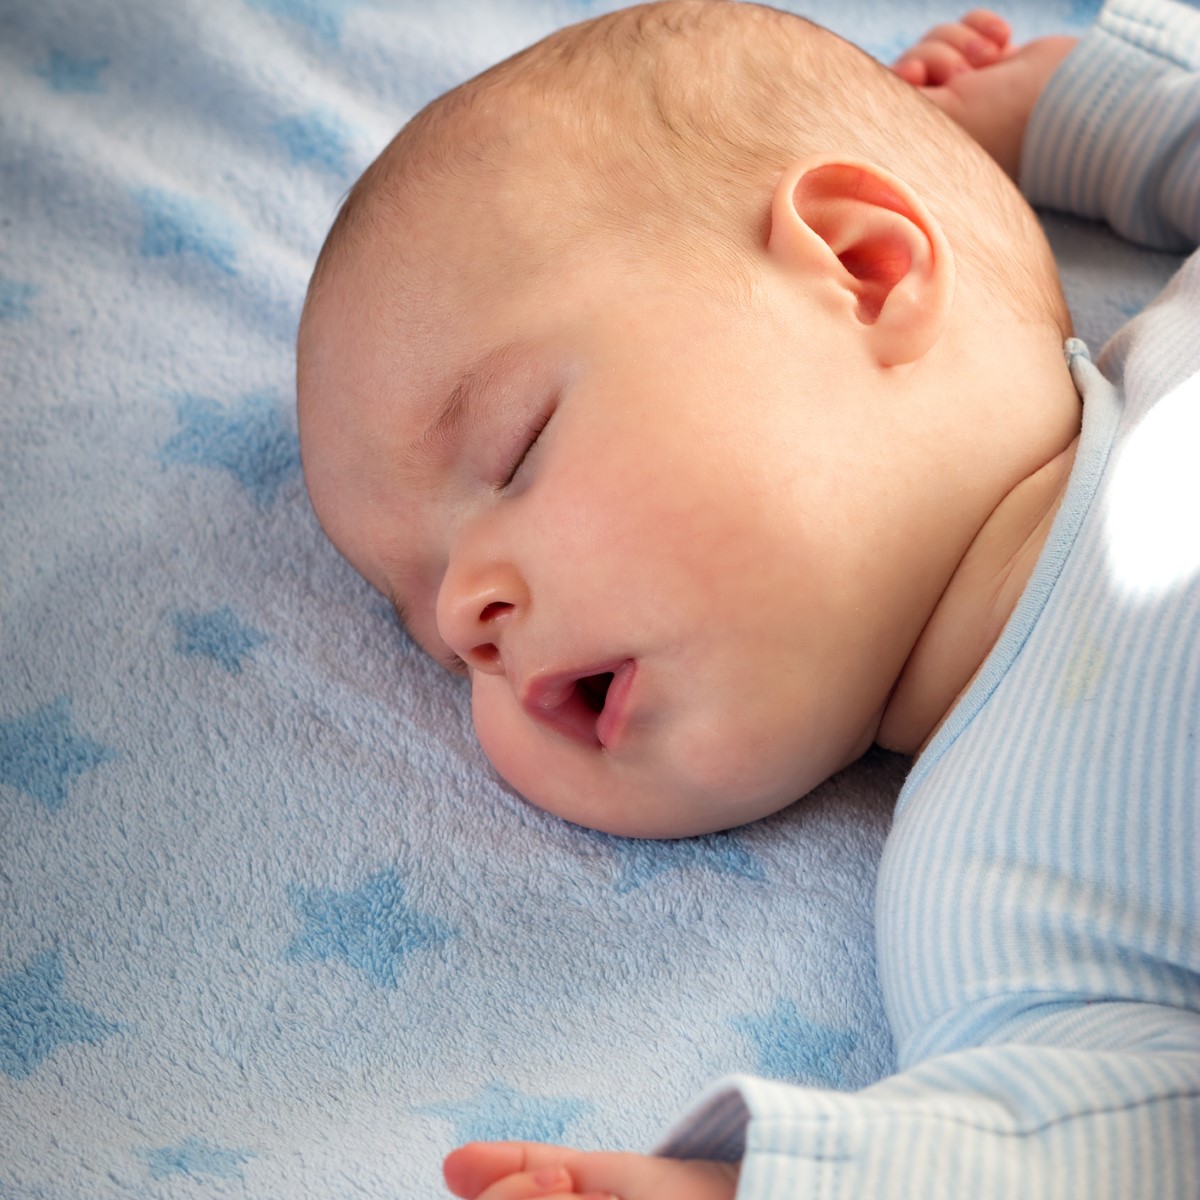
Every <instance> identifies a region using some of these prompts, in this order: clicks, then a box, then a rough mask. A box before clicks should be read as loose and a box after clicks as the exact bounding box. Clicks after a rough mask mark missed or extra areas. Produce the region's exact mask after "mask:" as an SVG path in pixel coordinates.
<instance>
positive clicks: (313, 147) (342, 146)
mask: <svg viewBox="0 0 1200 1200" xmlns="http://www.w3.org/2000/svg"><path fill="white" fill-rule="evenodd" d="M271 131H272V132H273V133H274V134H275V136H276V137H277V138H278V139H279V142H280V145H282V146H283V148H284V150H285V151H286V152H287V156H288V158H290V159H291V160H292V162H293V163H295V164H297V165H303V164H311V165H312V166H317V167H323V168H324V169H325V170H326V171H329V172H330V173H331V174H333V175H337V176H339V177H346V176H348V175H349V174H350V172H351V167H350V161H351V154H350V131H349V129H347V128H346V126H345V125H343V124H342V122H341V121H340V120H339V119H338V118H337V116H336V115H335V114H333V113H331V112H323V111H320V110H314V111H312V112H308V113H300V114H297V115H296V116H294V117H286V118H285V119H284V120H282V121H276V123H275V124H274V125H272V126H271Z"/></svg>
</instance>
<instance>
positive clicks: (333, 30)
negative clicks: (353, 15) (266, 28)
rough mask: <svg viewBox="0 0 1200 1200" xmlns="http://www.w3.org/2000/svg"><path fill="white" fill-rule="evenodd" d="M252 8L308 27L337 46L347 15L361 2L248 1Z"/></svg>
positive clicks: (319, 0)
mask: <svg viewBox="0 0 1200 1200" xmlns="http://www.w3.org/2000/svg"><path fill="white" fill-rule="evenodd" d="M246 3H247V4H249V5H250V7H251V8H258V9H261V10H262V11H263V12H269V13H271V14H272V15H273V16H276V17H287V18H289V19H290V20H293V21H296V22H297V23H298V24H300V25H304V26H307V27H308V28H309V29H311V30H312V31H313V33H315V34H316V35H317V37H319V38H320V39H321V40H322V41H325V42H329V43H330V44H331V45H334V46H336V45H337V44H338V41H339V40H340V39H341V36H342V22H343V21H344V20H345V18H346V13H347V12H348V11H349V10H350V9H351V8H353V7H354V6H355V5H356V4H358V3H360V0H246Z"/></svg>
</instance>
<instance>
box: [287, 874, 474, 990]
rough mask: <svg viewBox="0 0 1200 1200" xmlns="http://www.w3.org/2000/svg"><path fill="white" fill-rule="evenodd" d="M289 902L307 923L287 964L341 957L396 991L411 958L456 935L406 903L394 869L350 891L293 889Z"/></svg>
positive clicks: (378, 985)
mask: <svg viewBox="0 0 1200 1200" xmlns="http://www.w3.org/2000/svg"><path fill="white" fill-rule="evenodd" d="M288 899H289V900H290V901H291V904H292V907H293V908H294V909H295V910H296V913H297V914H298V915H299V917H300V918H301V920H303V922H304V930H303V932H302V933H301V934H300V935H299V936H298V937H297V938H295V940H294V941H293V942H292V943H291V945H289V946H288V948H287V950H286V951H285V956H286V957H287V958H288V959H291V960H293V961H296V962H314V961H315V962H324V961H325V960H327V959H329V958H340V959H341V960H342V961H343V962H345V963H347V964H348V965H349V966H351V967H353V968H354V969H355V970H356V971H361V972H362V973H363V974H364V975H365V976H366V977H367V978H368V979H369V980H370V981H371V982H372V983H373V984H375V985H376V986H377V987H384V988H394V987H395V986H396V985H397V984H398V983H399V981H400V973H401V971H402V970H403V968H404V965H405V960H406V959H407V958H408V956H409V955H410V954H414V953H415V952H416V951H418V950H426V949H429V948H430V947H433V946H437V945H440V944H442V943H443V942H446V941H449V940H450V939H451V938H453V937H455V936H456V934H457V930H454V929H451V928H450V927H449V926H448V925H446V924H444V923H443V922H442V921H439V920H438V919H437V918H436V917H433V916H430V915H429V914H428V913H425V912H422V911H420V910H419V909H417V908H415V907H413V906H412V905H411V904H409V903H408V902H407V901H406V900H405V887H404V881H403V880H402V879H401V878H400V875H399V873H398V872H397V871H395V870H386V871H380V872H379V873H378V874H375V875H372V876H371V877H370V878H369V879H368V880H367V881H366V882H365V883H364V884H363V885H362V886H361V887H359V888H356V889H354V890H353V891H349V892H339V891H336V890H334V889H333V888H303V887H292V888H289V889H288Z"/></svg>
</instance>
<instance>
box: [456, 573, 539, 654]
mask: <svg viewBox="0 0 1200 1200" xmlns="http://www.w3.org/2000/svg"><path fill="white" fill-rule="evenodd" d="M523 598H524V588H523V587H522V585H521V582H520V578H519V576H517V574H516V572H514V571H512V570H511V569H508V568H504V567H499V566H495V565H493V566H492V567H490V568H489V569H488V570H487V571H485V572H483V573H482V574H480V575H477V576H475V577H473V578H472V577H464V576H463V575H460V574H458V573H456V572H454V571H453V569H451V570H450V571H447V573H446V578H445V579H444V580H443V582H442V588H441V590H440V592H439V593H438V606H437V621H438V631H439V633H440V634H441V635H442V638H443V640H444V641H445V642H446V644H447V645H448V646H449V647H450V648H451V649H452V650H453V651H454V653H455V654H457V655H458V656H459V658H461V659H462V660H463V662H465V663H466V664H467V666H468V667H470V668H471V669H472V670H473V671H483V672H485V673H487V674H491V675H503V674H504V656H503V645H504V642H505V639H506V638H507V637H508V636H509V633H510V630H511V627H512V624H513V621H514V620H515V618H516V617H517V615H518V613H519V611H520V608H521V606H522V604H523V603H524V599H523Z"/></svg>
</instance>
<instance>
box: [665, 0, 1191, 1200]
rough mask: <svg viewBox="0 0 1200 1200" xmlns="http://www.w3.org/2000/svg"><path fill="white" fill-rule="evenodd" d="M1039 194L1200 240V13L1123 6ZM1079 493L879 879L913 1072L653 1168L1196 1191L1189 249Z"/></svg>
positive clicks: (1082, 67)
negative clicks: (700, 1162)
mask: <svg viewBox="0 0 1200 1200" xmlns="http://www.w3.org/2000/svg"><path fill="white" fill-rule="evenodd" d="M1021 185H1022V188H1023V190H1024V191H1025V193H1026V195H1027V196H1028V197H1029V198H1030V199H1031V200H1032V201H1033V202H1034V203H1038V204H1044V205H1050V206H1054V207H1058V208H1064V209H1069V210H1071V211H1074V212H1077V213H1080V214H1082V215H1085V216H1103V217H1104V218H1105V219H1107V220H1108V221H1109V222H1110V223H1111V224H1112V225H1113V227H1114V228H1115V229H1117V230H1118V231H1119V232H1121V233H1123V234H1125V235H1126V236H1129V237H1132V238H1135V239H1137V240H1139V241H1143V242H1147V243H1149V244H1152V245H1155V246H1159V247H1162V248H1169V249H1183V248H1193V247H1195V246H1196V244H1197V242H1200V10H1198V9H1197V8H1195V7H1189V6H1185V5H1183V4H1180V3H1178V2H1176V0H1115V2H1110V3H1109V4H1108V5H1107V6H1106V7H1105V9H1104V10H1103V12H1102V13H1101V14H1100V16H1099V18H1098V20H1097V24H1096V26H1095V28H1094V29H1093V30H1092V31H1091V32H1090V33H1089V35H1088V37H1087V38H1085V39H1084V41H1083V42H1082V43H1081V44H1080V46H1079V47H1078V48H1077V49H1076V50H1075V51H1074V52H1073V53H1072V54H1071V55H1069V56H1068V58H1067V59H1066V60H1064V62H1063V64H1062V66H1061V67H1060V68H1059V70H1058V71H1057V72H1056V73H1055V75H1054V76H1053V78H1052V79H1051V81H1050V82H1049V84H1048V85H1047V88H1046V91H1045V93H1044V94H1043V96H1042V97H1041V99H1040V100H1039V102H1038V106H1037V108H1036V109H1035V111H1034V114H1033V117H1032V118H1031V121H1030V126H1029V130H1028V132H1027V135H1026V141H1025V145H1024V148H1023V155H1022V178H1021ZM1066 353H1067V356H1068V359H1069V361H1070V365H1071V371H1072V374H1073V377H1074V379H1075V382H1076V385H1077V387H1078V389H1079V392H1080V394H1081V396H1082V397H1083V401H1084V415H1083V429H1082V434H1081V437H1080V442H1079V448H1078V451H1077V455H1076V461H1075V466H1074V468H1073V471H1072V474H1071V478H1070V481H1069V483H1068V487H1067V492H1066V495H1065V497H1064V500H1063V503H1062V507H1061V509H1060V511H1059V513H1058V514H1057V517H1056V519H1055V522H1054V526H1053V528H1052V530H1051V532H1050V535H1049V537H1048V539H1047V542H1046V545H1045V548H1044V549H1043V552H1042V554H1041V556H1040V558H1039V560H1038V562H1037V564H1036V566H1035V568H1034V571H1033V574H1032V576H1031V578H1030V580H1029V583H1028V585H1027V587H1026V589H1025V591H1024V593H1023V595H1022V597H1021V599H1020V601H1019V602H1018V604H1017V607H1016V609H1015V610H1014V612H1013V615H1012V617H1011V618H1010V620H1009V622H1008V624H1007V625H1006V626H1005V628H1004V630H1003V632H1002V634H1001V636H1000V639H999V640H998V642H997V644H996V646H995V647H994V649H993V650H992V652H991V654H990V655H989V657H988V658H987V660H986V662H985V663H984V666H983V668H982V669H981V671H980V672H979V674H978V676H977V677H976V678H975V680H974V681H973V682H972V684H971V685H970V687H969V688H968V690H967V692H966V693H965V694H964V695H963V697H962V698H961V699H960V701H959V702H958V704H957V705H956V706H955V708H954V709H953V710H952V712H951V713H950V715H949V717H948V719H947V720H946V722H945V723H944V724H943V726H942V727H941V728H940V729H939V730H938V732H937V733H936V734H935V736H934V738H933V739H932V741H931V742H930V744H929V746H928V747H927V748H926V749H925V751H924V752H923V753H922V754H921V755H920V757H919V758H918V759H917V761H916V763H915V764H914V766H913V770H912V772H911V774H910V776H909V779H908V780H907V782H906V784H905V786H904V789H903V791H902V792H901V795H900V798H899V801H898V804H897V809H896V816H895V822H894V825H893V828H892V831H891V834H890V836H889V838H888V842H887V844H886V846H885V849H884V857H883V861H882V863H881V866H880V873H879V881H878V890H877V900H876V926H877V937H878V963H879V978H880V983H881V986H882V990H883V995H884V1002H885V1005H886V1008H887V1012H888V1017H889V1021H890V1023H891V1026H892V1030H893V1034H894V1036H895V1041H896V1048H897V1057H898V1062H899V1067H900V1073H899V1074H897V1075H894V1076H892V1077H891V1078H888V1079H885V1080H883V1081H882V1082H880V1083H878V1084H875V1085H874V1086H872V1087H869V1088H866V1089H865V1090H863V1091H861V1092H857V1093H837V1092H828V1091H822V1090H818V1089H814V1088H804V1087H794V1086H791V1085H788V1084H783V1083H779V1082H773V1081H768V1080H763V1079H756V1078H751V1077H746V1076H736V1077H732V1078H729V1079H725V1080H722V1081H720V1082H719V1083H717V1084H716V1085H715V1086H714V1087H713V1088H712V1089H710V1091H709V1092H708V1093H706V1094H705V1095H704V1096H702V1097H701V1098H700V1099H699V1100H698V1101H697V1102H696V1104H695V1105H694V1106H693V1107H692V1109H691V1110H690V1112H689V1113H688V1114H686V1115H685V1117H683V1118H682V1119H681V1120H680V1122H679V1123H678V1124H677V1125H676V1126H675V1128H674V1129H673V1130H672V1131H671V1133H670V1134H669V1136H668V1138H667V1140H666V1142H665V1143H664V1144H663V1145H662V1146H661V1147H660V1149H659V1152H660V1153H665V1154H668V1155H671V1156H674V1157H678V1158H718V1159H724V1160H738V1159H740V1160H741V1161H742V1172H741V1182H740V1184H739V1188H738V1197H739V1200H783V1198H787V1200H802V1198H804V1197H814V1198H816V1197H819V1198H820V1200H835V1198H837V1200H842V1198H844V1200H867V1198H870V1197H903V1198H905V1200H909V1198H912V1200H936V1198H938V1197H945V1198H946V1200H951V1198H953V1200H987V1198H991V1197H995V1198H997V1200H999V1198H1004V1200H1011V1198H1017V1197H1020V1198H1022V1200H1074V1198H1078V1200H1084V1198H1085V1197H1086V1198H1087V1200H1101V1198H1103V1200H1117V1198H1120V1200H1142V1198H1145V1200H1197V1198H1200V927H1198V926H1200V889H1198V887H1197V877H1198V874H1200V820H1198V811H1197V810H1198V809H1200V253H1196V254H1193V255H1192V257H1191V258H1190V259H1189V260H1188V261H1187V263H1186V264H1185V265H1184V267H1183V268H1182V269H1181V270H1180V271H1179V273H1178V274H1177V275H1176V277H1175V278H1174V279H1173V280H1172V282H1171V284H1170V285H1169V286H1168V288H1167V289H1166V291H1165V292H1164V293H1163V295H1162V296H1161V297H1160V298H1159V299H1158V300H1157V301H1156V302H1155V303H1154V304H1153V305H1152V306H1151V307H1150V308H1148V309H1147V310H1146V311H1145V312H1143V313H1142V314H1140V315H1139V316H1138V317H1136V318H1135V319H1134V320H1133V321H1131V322H1130V323H1129V325H1127V326H1126V327H1125V328H1124V329H1122V330H1121V331H1120V332H1119V333H1118V334H1117V335H1116V337H1114V338H1113V339H1112V341H1111V342H1110V343H1109V344H1108V345H1107V346H1106V347H1105V349H1104V352H1103V354H1102V355H1101V356H1100V358H1099V362H1098V366H1097V365H1093V363H1092V361H1091V359H1090V357H1089V354H1088V351H1087V348H1086V347H1085V346H1084V345H1083V344H1082V343H1081V342H1078V341H1074V340H1072V341H1070V342H1068V343H1067V347H1066Z"/></svg>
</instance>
